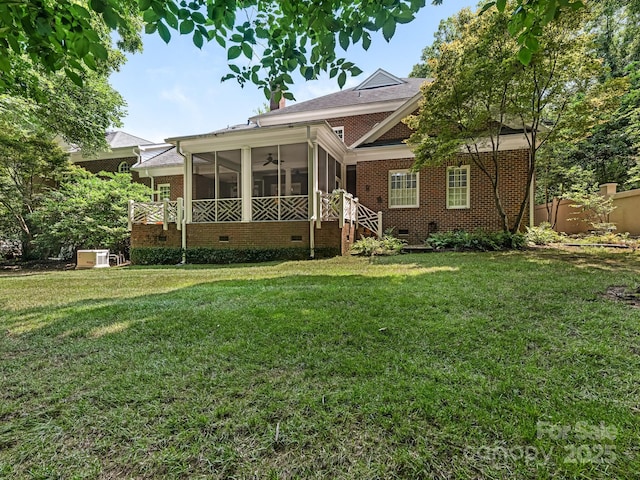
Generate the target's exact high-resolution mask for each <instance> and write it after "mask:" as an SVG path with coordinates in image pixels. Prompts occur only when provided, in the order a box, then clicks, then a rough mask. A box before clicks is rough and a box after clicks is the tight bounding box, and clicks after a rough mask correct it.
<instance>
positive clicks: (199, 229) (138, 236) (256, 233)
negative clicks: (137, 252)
mask: <svg viewBox="0 0 640 480" xmlns="http://www.w3.org/2000/svg"><path fill="white" fill-rule="evenodd" d="M186 228H187V248H194V247H210V248H238V249H242V248H288V247H302V248H310V243H309V222H251V223H231V222H229V223H192V224H189V225H187V226H186ZM314 236H315V246H316V247H318V248H336V249H340V251H341V252H342V254H346V253H347V252H348V250H349V247H350V246H351V242H352V241H353V236H354V232H353V227H351V226H350V225H349V224H346V225H345V227H344V228H343V229H340V227H339V226H338V222H323V223H322V226H321V228H319V229H317V228H315V227H314ZM181 245H182V232H181V231H179V230H178V229H177V228H176V225H175V224H170V225H169V229H168V230H163V229H162V225H161V224H157V225H140V224H136V225H133V230H132V232H131V247H132V248H136V247H180V246H181Z"/></svg>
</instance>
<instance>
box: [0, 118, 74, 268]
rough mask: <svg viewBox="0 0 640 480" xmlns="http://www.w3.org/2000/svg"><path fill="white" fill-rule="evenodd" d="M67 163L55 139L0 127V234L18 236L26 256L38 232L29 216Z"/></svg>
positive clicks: (0, 235)
mask: <svg viewBox="0 0 640 480" xmlns="http://www.w3.org/2000/svg"><path fill="white" fill-rule="evenodd" d="M67 165H68V159H67V155H66V154H65V153H64V152H63V151H62V150H60V148H59V147H58V146H57V145H55V144H54V143H52V142H50V141H48V140H46V139H42V138H39V137H34V136H28V135H25V134H22V133H20V132H15V131H10V130H8V129H6V128H5V129H0V218H1V219H2V220H0V227H2V228H1V229H0V237H5V238H8V237H18V238H20V240H21V242H22V251H23V256H26V257H29V255H30V252H31V241H32V240H33V237H34V236H35V234H36V233H37V232H38V227H37V226H36V225H34V224H33V222H32V221H31V217H30V216H31V214H32V213H33V212H34V211H35V210H36V208H37V207H38V205H39V204H40V201H41V199H42V196H43V195H45V194H46V193H47V192H48V191H49V190H51V189H52V188H54V187H55V185H56V183H57V181H58V180H59V179H60V175H61V172H62V171H64V169H65V168H66V167H67Z"/></svg>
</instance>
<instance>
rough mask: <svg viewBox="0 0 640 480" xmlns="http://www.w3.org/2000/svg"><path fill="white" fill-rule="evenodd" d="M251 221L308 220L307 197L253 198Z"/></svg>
mask: <svg viewBox="0 0 640 480" xmlns="http://www.w3.org/2000/svg"><path fill="white" fill-rule="evenodd" d="M251 219H252V220H253V221H254V222H266V221H278V220H280V221H291V220H308V219H309V197H308V196H307V195H292V196H287V197H253V198H252V199H251Z"/></svg>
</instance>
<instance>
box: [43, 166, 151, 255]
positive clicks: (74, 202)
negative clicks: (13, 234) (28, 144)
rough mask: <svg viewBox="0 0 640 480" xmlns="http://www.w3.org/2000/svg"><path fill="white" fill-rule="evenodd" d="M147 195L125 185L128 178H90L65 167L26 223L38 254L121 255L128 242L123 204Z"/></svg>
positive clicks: (130, 184)
mask: <svg viewBox="0 0 640 480" xmlns="http://www.w3.org/2000/svg"><path fill="white" fill-rule="evenodd" d="M150 197H151V190H150V189H149V188H148V187H147V186H145V185H142V184H139V183H133V182H131V175H130V174H123V173H105V172H102V173H100V174H99V175H93V174H91V173H88V172H87V171H85V170H84V169H82V168H79V167H71V169H70V170H69V172H68V173H67V174H66V175H65V177H64V179H63V181H62V182H61V183H60V187H59V188H58V189H57V190H51V191H49V192H47V194H46V195H45V196H44V198H43V199H42V202H41V204H40V206H39V208H38V209H37V211H36V212H35V213H34V214H33V215H32V221H33V222H34V223H36V224H37V225H38V226H39V234H38V235H36V237H35V239H34V241H35V244H36V245H37V246H38V247H39V248H40V249H41V250H43V251H49V252H52V253H55V254H57V253H58V252H60V251H61V250H62V251H66V252H69V253H73V251H74V250H75V249H78V248H90V249H91V248H108V249H110V250H111V251H114V252H118V251H124V250H125V248H126V246H127V239H128V238H129V231H128V229H127V222H128V218H127V208H128V201H129V200H134V201H139V202H143V201H147V200H148V199H149V198H150Z"/></svg>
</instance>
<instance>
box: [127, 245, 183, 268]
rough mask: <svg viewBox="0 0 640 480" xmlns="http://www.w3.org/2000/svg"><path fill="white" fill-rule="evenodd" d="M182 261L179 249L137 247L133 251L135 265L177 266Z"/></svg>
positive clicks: (132, 256) (180, 249)
mask: <svg viewBox="0 0 640 480" xmlns="http://www.w3.org/2000/svg"><path fill="white" fill-rule="evenodd" d="M181 261H182V248H179V247H137V248H132V249H131V263H132V264H134V265H175V264H177V263H180V262H181Z"/></svg>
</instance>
